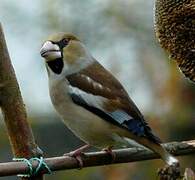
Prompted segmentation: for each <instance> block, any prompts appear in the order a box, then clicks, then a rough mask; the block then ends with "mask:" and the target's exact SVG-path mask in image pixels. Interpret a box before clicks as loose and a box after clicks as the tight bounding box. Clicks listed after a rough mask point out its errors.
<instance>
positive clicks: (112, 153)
mask: <svg viewBox="0 0 195 180" xmlns="http://www.w3.org/2000/svg"><path fill="white" fill-rule="evenodd" d="M102 151H105V152H106V153H107V154H109V155H110V157H111V161H112V162H114V161H115V159H116V153H114V152H113V151H112V147H108V148H104V149H102Z"/></svg>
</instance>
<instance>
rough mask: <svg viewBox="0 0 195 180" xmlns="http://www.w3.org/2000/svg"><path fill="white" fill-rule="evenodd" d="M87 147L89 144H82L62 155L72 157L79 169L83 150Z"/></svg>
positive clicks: (81, 165)
mask: <svg viewBox="0 0 195 180" xmlns="http://www.w3.org/2000/svg"><path fill="white" fill-rule="evenodd" d="M89 147H90V145H88V144H86V145H84V146H82V147H80V148H78V149H76V150H74V151H71V152H69V153H65V154H64V156H70V157H74V158H75V159H76V160H77V162H78V164H79V169H82V168H83V160H82V155H83V151H85V150H86V149H88V148H89Z"/></svg>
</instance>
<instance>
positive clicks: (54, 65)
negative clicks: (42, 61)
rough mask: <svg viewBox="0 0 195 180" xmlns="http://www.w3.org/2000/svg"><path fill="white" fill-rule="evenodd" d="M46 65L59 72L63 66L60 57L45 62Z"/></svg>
mask: <svg viewBox="0 0 195 180" xmlns="http://www.w3.org/2000/svg"><path fill="white" fill-rule="evenodd" d="M47 64H48V66H49V67H50V68H51V70H52V71H53V72H54V73H56V74H60V73H61V72H62V69H63V67H64V63H63V60H62V58H58V59H55V60H52V61H49V62H47Z"/></svg>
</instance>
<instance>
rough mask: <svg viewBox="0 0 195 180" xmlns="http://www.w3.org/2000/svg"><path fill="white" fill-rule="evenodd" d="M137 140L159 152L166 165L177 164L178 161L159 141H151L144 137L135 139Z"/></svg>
mask: <svg viewBox="0 0 195 180" xmlns="http://www.w3.org/2000/svg"><path fill="white" fill-rule="evenodd" d="M137 142H139V143H140V144H143V145H144V146H146V147H147V148H149V149H151V150H153V151H154V152H156V153H157V154H159V155H160V156H161V158H162V159H163V160H164V161H165V162H166V163H167V164H168V165H170V166H172V165H173V166H175V165H179V161H178V160H177V159H176V158H175V157H174V156H172V155H171V154H170V153H169V152H168V151H167V150H166V149H165V148H164V147H163V146H162V145H161V144H160V143H155V142H152V141H150V140H148V139H146V138H141V139H139V140H137Z"/></svg>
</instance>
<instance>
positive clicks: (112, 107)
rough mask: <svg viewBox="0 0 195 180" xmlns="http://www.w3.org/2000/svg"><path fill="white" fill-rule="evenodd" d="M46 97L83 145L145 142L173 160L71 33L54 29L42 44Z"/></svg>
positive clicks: (169, 161)
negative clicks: (57, 31) (49, 98)
mask: <svg viewBox="0 0 195 180" xmlns="http://www.w3.org/2000/svg"><path fill="white" fill-rule="evenodd" d="M40 54H41V56H42V57H43V58H44V59H45V65H46V68H47V72H48V77H49V92H50V97H51V100H52V103H53V105H54V107H55V109H56V111H57V112H58V114H59V115H60V117H61V118H62V119H63V121H64V123H65V125H66V126H67V127H68V128H69V129H70V130H71V131H72V132H73V133H75V134H76V135H77V136H78V137H79V138H80V139H81V140H83V141H84V142H86V144H87V145H85V146H84V147H83V148H80V149H78V150H76V151H74V153H73V155H74V156H79V154H80V153H81V151H83V150H84V149H85V148H87V147H88V146H89V145H91V146H94V147H97V148H101V149H103V148H106V149H107V150H110V151H111V149H112V148H113V147H116V146H121V147H124V146H137V145H138V144H139V145H142V146H145V147H147V148H149V149H151V150H152V151H154V152H156V153H158V154H159V155H160V156H161V158H162V159H163V160H164V161H165V162H166V163H167V164H168V165H174V164H178V160H177V159H176V158H175V157H173V156H172V155H170V154H169V153H168V152H167V151H166V150H165V149H164V148H163V146H162V145H161V144H160V143H161V141H160V139H159V138H158V137H157V136H155V135H154V134H153V132H152V130H151V128H150V127H149V125H148V123H147V122H146V120H145V119H144V117H143V115H142V114H141V112H140V111H139V109H138V108H137V107H136V105H135V104H134V102H133V101H132V100H131V98H130V97H129V95H128V94H127V92H126V91H125V89H124V88H123V86H122V85H121V84H120V82H119V81H118V80H117V79H116V78H115V77H114V76H113V75H112V74H111V73H110V72H109V71H108V70H106V69H105V68H104V67H103V66H102V65H101V64H100V63H99V62H98V61H96V59H95V58H94V57H93V56H92V55H91V54H90V52H89V51H88V50H87V48H86V47H85V45H84V44H83V43H82V42H81V41H80V40H79V39H78V38H77V37H76V36H74V35H73V34H66V33H57V34H54V35H52V36H50V37H49V38H48V39H47V40H46V41H45V42H44V43H43V45H42V47H41V50H40Z"/></svg>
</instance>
